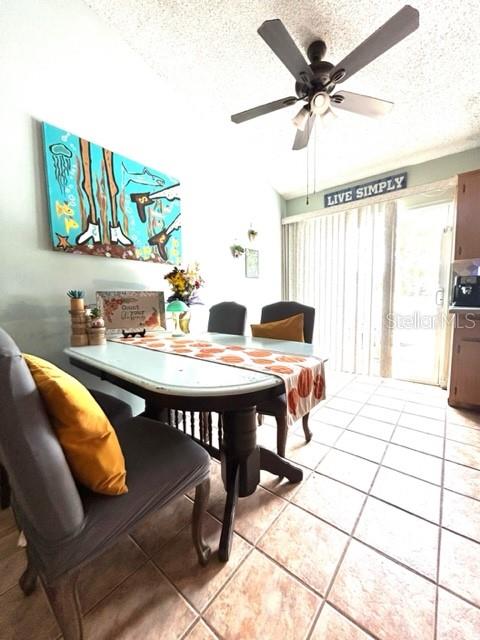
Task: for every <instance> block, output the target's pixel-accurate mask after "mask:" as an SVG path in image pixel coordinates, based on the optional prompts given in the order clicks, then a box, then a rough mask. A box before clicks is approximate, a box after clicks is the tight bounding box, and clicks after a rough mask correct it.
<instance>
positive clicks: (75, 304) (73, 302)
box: [67, 289, 85, 312]
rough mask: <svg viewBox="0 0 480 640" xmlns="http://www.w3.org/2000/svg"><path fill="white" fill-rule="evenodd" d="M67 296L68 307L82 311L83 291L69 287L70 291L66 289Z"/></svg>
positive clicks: (83, 304) (83, 305)
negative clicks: (68, 299)
mask: <svg viewBox="0 0 480 640" xmlns="http://www.w3.org/2000/svg"><path fill="white" fill-rule="evenodd" d="M67 296H68V297H69V298H70V309H71V310H72V311H74V312H75V311H76V312H80V311H84V309H85V300H84V293H83V291H82V290H81V289H70V291H67Z"/></svg>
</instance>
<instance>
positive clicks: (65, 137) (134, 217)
mask: <svg viewBox="0 0 480 640" xmlns="http://www.w3.org/2000/svg"><path fill="white" fill-rule="evenodd" d="M43 141H44V152H45V168H46V179H47V192H48V200H49V216H50V229H51V237H52V243H53V248H54V249H56V250H58V251H64V252H66V253H79V254H86V255H94V256H105V257H108V258H123V259H127V260H145V261H153V262H163V263H168V264H179V263H180V262H181V254H182V244H181V208H180V205H181V202H180V195H179V188H180V183H179V181H178V180H177V179H176V178H172V177H171V176H169V175H167V174H165V173H162V172H161V171H156V170H154V169H150V168H149V167H146V166H144V165H143V164H141V163H139V162H135V161H133V160H129V159H128V158H125V157H123V156H121V155H119V154H118V153H113V152H112V151H109V150H108V149H105V148H104V147H100V146H99V145H97V144H93V143H92V142H89V141H88V140H84V139H83V138H79V137H78V136H76V135H74V134H73V133H69V132H68V131H64V130H63V129H58V128H57V127H54V126H52V125H50V124H47V123H45V122H44V123H43Z"/></svg>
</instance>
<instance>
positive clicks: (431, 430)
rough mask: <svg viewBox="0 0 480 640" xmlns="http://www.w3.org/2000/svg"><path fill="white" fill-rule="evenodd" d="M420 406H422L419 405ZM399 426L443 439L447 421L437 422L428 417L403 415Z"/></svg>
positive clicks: (410, 414)
mask: <svg viewBox="0 0 480 640" xmlns="http://www.w3.org/2000/svg"><path fill="white" fill-rule="evenodd" d="M418 406H420V405H418ZM398 424H399V425H400V426H401V427H408V428H409V429H415V431H422V432H423V433H427V434H430V435H432V436H441V437H442V438H443V435H444V432H445V421H444V420H435V419H432V418H428V417H426V416H419V415H414V414H413V413H402V415H401V416H400V419H399V420H398Z"/></svg>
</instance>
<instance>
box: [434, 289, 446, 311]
mask: <svg viewBox="0 0 480 640" xmlns="http://www.w3.org/2000/svg"><path fill="white" fill-rule="evenodd" d="M444 300H445V290H444V289H443V288H442V289H438V291H437V293H436V294H435V304H437V305H438V306H439V307H441V306H443V303H444Z"/></svg>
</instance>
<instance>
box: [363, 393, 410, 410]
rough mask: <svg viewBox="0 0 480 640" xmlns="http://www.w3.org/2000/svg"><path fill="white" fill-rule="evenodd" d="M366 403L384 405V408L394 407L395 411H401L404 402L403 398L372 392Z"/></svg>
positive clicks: (377, 405)
mask: <svg viewBox="0 0 480 640" xmlns="http://www.w3.org/2000/svg"><path fill="white" fill-rule="evenodd" d="M367 404H368V405H374V406H376V407H385V409H395V411H401V410H402V409H403V406H404V404H405V401H404V400H399V399H397V398H388V397H386V396H382V395H377V394H374V395H373V396H372V397H371V398H370V399H369V401H368V403H367Z"/></svg>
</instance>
